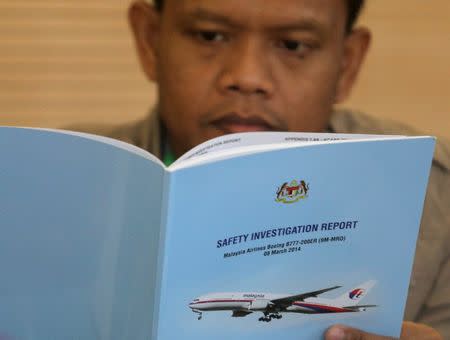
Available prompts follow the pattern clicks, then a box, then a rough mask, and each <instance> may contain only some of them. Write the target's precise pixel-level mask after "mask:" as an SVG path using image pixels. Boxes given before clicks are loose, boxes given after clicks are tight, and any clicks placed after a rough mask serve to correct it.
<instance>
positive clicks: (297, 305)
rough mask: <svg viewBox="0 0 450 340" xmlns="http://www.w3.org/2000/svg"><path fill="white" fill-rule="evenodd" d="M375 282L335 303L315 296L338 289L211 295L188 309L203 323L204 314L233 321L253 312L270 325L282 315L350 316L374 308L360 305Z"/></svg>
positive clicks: (203, 297) (353, 290)
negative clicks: (228, 313)
mask: <svg viewBox="0 0 450 340" xmlns="http://www.w3.org/2000/svg"><path fill="white" fill-rule="evenodd" d="M375 283H376V281H374V280H370V281H367V282H365V283H363V284H361V285H359V286H357V287H355V288H353V289H351V290H349V291H347V292H346V293H344V294H342V295H341V296H339V297H337V298H335V299H324V298H319V297H318V296H319V295H321V294H323V293H326V292H329V291H332V290H335V289H338V288H341V287H342V286H334V287H330V288H325V289H321V290H316V291H312V292H308V293H302V294H296V295H288V294H271V293H252V292H250V293H241V292H232V293H212V294H207V295H203V296H200V297H198V298H196V299H194V300H193V301H192V302H191V303H190V304H189V308H191V310H192V311H193V312H194V313H196V314H198V320H201V319H202V314H203V312H213V311H231V312H232V314H231V316H232V317H245V316H247V315H249V314H252V313H254V312H261V313H263V316H262V317H260V318H259V321H264V322H269V321H272V319H281V318H282V313H302V314H321V313H351V312H364V311H365V310H366V309H367V308H370V307H377V306H376V305H359V304H358V303H359V302H360V301H361V300H362V299H363V298H364V297H365V296H366V294H367V293H368V292H369V290H370V289H371V288H372V287H373V286H374V285H375Z"/></svg>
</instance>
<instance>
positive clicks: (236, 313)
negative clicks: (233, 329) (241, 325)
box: [231, 310, 253, 318]
mask: <svg viewBox="0 0 450 340" xmlns="http://www.w3.org/2000/svg"><path fill="white" fill-rule="evenodd" d="M252 313H253V312H247V311H244V310H234V311H233V314H232V315H231V316H232V317H233V318H243V317H244V316H247V315H249V314H252Z"/></svg>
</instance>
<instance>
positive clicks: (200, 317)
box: [193, 310, 203, 320]
mask: <svg viewBox="0 0 450 340" xmlns="http://www.w3.org/2000/svg"><path fill="white" fill-rule="evenodd" d="M193 312H194V313H196V314H198V317H197V320H201V319H202V316H203V315H202V312H198V311H196V310H193Z"/></svg>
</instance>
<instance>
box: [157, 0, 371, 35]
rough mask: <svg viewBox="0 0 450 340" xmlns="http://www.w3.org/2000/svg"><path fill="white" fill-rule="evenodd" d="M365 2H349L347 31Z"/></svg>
mask: <svg viewBox="0 0 450 340" xmlns="http://www.w3.org/2000/svg"><path fill="white" fill-rule="evenodd" d="M154 2H155V7H156V9H157V10H159V11H160V10H162V8H163V4H164V0H154ZM364 2H365V0H347V3H348V17H347V24H346V29H347V32H350V31H351V29H352V28H353V25H354V24H355V22H356V20H357V19H358V16H359V14H360V13H361V10H362V8H363V7H364Z"/></svg>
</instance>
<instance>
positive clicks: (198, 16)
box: [186, 8, 241, 27]
mask: <svg viewBox="0 0 450 340" xmlns="http://www.w3.org/2000/svg"><path fill="white" fill-rule="evenodd" d="M186 18H188V19H189V20H200V21H209V22H214V23H217V24H221V25H224V26H230V27H238V26H241V25H239V24H238V23H237V22H235V21H234V20H232V19H230V18H229V17H227V16H226V15H223V14H219V13H215V12H212V11H209V10H207V9H204V8H195V9H194V10H192V11H189V12H188V13H186Z"/></svg>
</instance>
